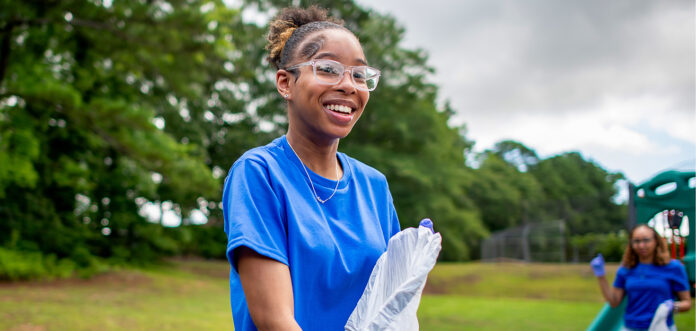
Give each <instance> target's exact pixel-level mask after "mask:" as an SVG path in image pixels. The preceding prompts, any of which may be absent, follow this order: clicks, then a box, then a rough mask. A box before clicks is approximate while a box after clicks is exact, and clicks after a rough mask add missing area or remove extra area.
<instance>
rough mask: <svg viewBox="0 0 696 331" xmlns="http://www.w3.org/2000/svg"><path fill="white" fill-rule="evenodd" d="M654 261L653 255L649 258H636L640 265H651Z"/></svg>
mask: <svg viewBox="0 0 696 331" xmlns="http://www.w3.org/2000/svg"><path fill="white" fill-rule="evenodd" d="M654 260H655V256H654V255H650V256H638V262H640V263H644V264H652V263H653V261H654Z"/></svg>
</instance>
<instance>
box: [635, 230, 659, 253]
mask: <svg viewBox="0 0 696 331" xmlns="http://www.w3.org/2000/svg"><path fill="white" fill-rule="evenodd" d="M630 245H631V248H632V249H633V251H634V252H635V253H636V255H638V258H639V259H640V260H652V259H653V257H654V256H655V251H656V248H657V241H656V240H655V232H654V230H652V229H651V228H649V227H647V226H639V227H637V228H636V229H635V230H633V235H632V236H631V242H630Z"/></svg>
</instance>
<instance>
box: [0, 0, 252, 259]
mask: <svg viewBox="0 0 696 331" xmlns="http://www.w3.org/2000/svg"><path fill="white" fill-rule="evenodd" d="M205 6H207V7H208V8H209V9H208V10H204V9H205V8H206V7H205ZM0 8H2V10H0V31H2V34H1V35H0V38H2V39H1V40H0V49H1V53H0V129H1V130H0V132H2V134H1V135H0V169H2V170H0V217H2V218H3V220H5V221H3V222H1V223H0V244H3V245H5V246H10V247H15V248H19V249H37V250H41V251H44V252H48V253H53V254H56V255H58V256H59V257H70V256H71V255H74V254H76V253H75V252H83V251H84V248H86V249H88V250H89V251H90V252H92V254H96V255H101V256H112V255H114V254H115V252H121V253H122V254H121V255H125V256H124V257H125V258H128V259H130V258H134V256H129V255H130V254H142V255H147V254H148V252H153V254H155V255H156V253H157V252H162V251H167V250H171V249H172V245H171V243H168V242H166V240H164V239H162V238H159V237H158V236H157V231H158V230H157V228H153V227H151V226H149V224H148V223H147V222H145V220H144V219H143V218H142V217H140V216H139V215H138V205H137V204H136V202H135V201H136V198H142V199H145V200H151V201H164V200H169V201H172V202H173V203H174V205H175V206H176V208H177V210H179V211H180V212H181V214H182V216H186V213H187V212H188V211H189V210H190V209H192V208H194V207H198V204H197V198H200V197H203V198H207V199H211V200H213V199H215V198H216V197H217V196H218V195H219V192H218V191H219V181H218V180H215V179H214V178H213V175H212V174H211V170H210V169H211V167H210V158H209V156H208V154H207V153H206V150H205V149H204V148H202V146H203V143H202V142H204V141H206V140H209V139H210V137H208V136H207V132H208V131H207V129H206V128H200V127H198V126H196V124H198V125H200V123H204V122H205V120H206V119H207V116H206V114H205V112H204V111H202V109H201V107H196V106H190V107H188V109H186V108H187V103H186V101H188V100H195V101H200V102H204V103H206V104H209V102H210V99H213V98H214V93H215V90H214V85H215V83H216V82H218V81H221V80H223V78H222V77H223V76H224V77H227V78H228V79H229V80H230V81H234V77H235V76H234V73H233V71H234V70H230V71H226V70H221V68H223V67H224V63H225V61H226V58H227V56H228V55H229V53H230V52H233V51H235V47H234V46H233V44H232V41H231V40H229V39H230V38H227V36H229V35H230V31H231V28H230V27H229V26H226V25H224V24H222V23H220V24H219V25H218V26H216V25H215V24H213V23H212V22H218V21H221V22H225V21H234V19H235V18H236V17H238V16H239V13H238V12H236V11H234V10H229V9H227V8H226V7H225V6H224V5H223V4H222V2H221V1H217V2H207V1H206V2H204V1H170V2H140V1H116V2H113V3H110V2H109V3H106V2H104V3H102V2H101V1H94V2H88V1H45V2H33V1H32V2H16V1H2V2H0ZM176 116H179V117H180V118H182V119H183V121H184V122H185V119H186V118H196V119H198V118H202V120H199V121H191V122H192V125H191V126H190V127H189V126H184V125H181V126H177V124H179V123H177V120H176V119H175V118H176ZM176 130H181V131H183V130H190V131H191V132H193V133H197V134H198V135H195V134H190V136H192V138H189V139H188V140H183V139H181V138H180V137H181V136H185V135H184V134H176V135H175V134H172V132H173V131H176ZM201 136H204V137H201ZM210 140H212V139H210ZM153 178H155V180H153ZM81 247H82V248H83V249H80V248H81ZM123 252H128V253H123ZM80 254H82V253H80ZM83 255H84V254H83ZM148 257H151V256H148Z"/></svg>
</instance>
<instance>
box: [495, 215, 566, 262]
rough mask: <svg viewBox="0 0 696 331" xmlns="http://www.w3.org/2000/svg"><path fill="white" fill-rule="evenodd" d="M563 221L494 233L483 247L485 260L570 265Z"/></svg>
mask: <svg viewBox="0 0 696 331" xmlns="http://www.w3.org/2000/svg"><path fill="white" fill-rule="evenodd" d="M566 245H567V243H566V225H565V222H564V221H563V220H558V221H552V222H542V223H530V224H524V225H520V226H517V227H514V228H509V229H506V230H503V231H498V232H494V233H492V234H491V236H490V237H489V238H488V239H486V240H485V241H484V242H483V243H482V244H481V260H482V261H500V260H519V261H525V262H561V263H563V262H566Z"/></svg>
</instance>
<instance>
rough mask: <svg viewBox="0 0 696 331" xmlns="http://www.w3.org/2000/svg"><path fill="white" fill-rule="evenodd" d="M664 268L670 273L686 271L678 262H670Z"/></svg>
mask: <svg viewBox="0 0 696 331" xmlns="http://www.w3.org/2000/svg"><path fill="white" fill-rule="evenodd" d="M664 267H665V268H666V269H667V270H669V271H672V272H681V271H682V270H685V269H686V268H685V267H684V265H683V264H682V263H681V262H680V261H679V260H671V261H669V263H667V264H666V265H665V266H664Z"/></svg>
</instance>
